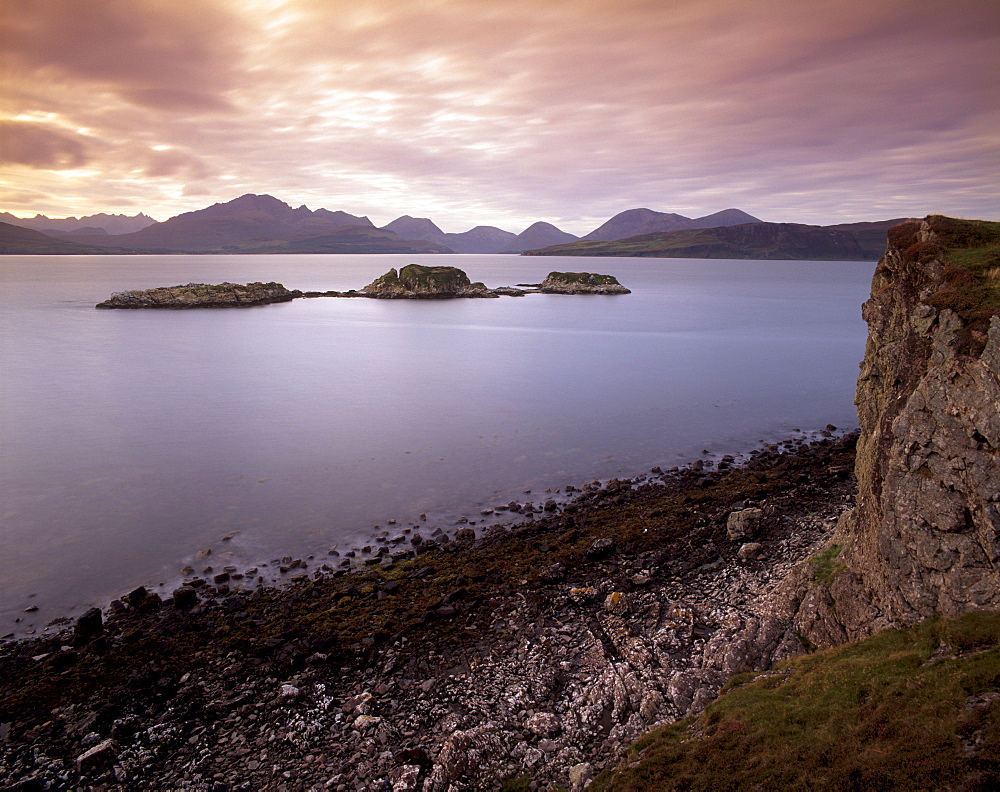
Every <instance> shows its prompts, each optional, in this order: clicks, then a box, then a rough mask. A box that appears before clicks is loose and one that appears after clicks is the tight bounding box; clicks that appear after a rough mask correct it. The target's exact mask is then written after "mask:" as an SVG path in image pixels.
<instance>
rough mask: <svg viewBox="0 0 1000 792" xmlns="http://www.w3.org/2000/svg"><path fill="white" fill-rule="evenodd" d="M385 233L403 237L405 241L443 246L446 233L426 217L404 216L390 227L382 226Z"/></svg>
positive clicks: (389, 225)
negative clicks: (417, 240) (420, 240)
mask: <svg viewBox="0 0 1000 792" xmlns="http://www.w3.org/2000/svg"><path fill="white" fill-rule="evenodd" d="M382 230H384V231H392V233H394V234H396V235H398V236H401V237H403V239H422V240H424V241H425V242H437V243H438V244H443V240H444V236H445V234H444V231H442V230H441V229H440V228H438V227H437V226H436V225H434V223H433V222H431V221H430V220H428V219H427V218H426V217H410V216H409V215H403V216H402V217H397V218H396V219H395V220H393V221H392V222H391V223H389V224H388V225H384V226H382Z"/></svg>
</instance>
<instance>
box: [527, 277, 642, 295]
mask: <svg viewBox="0 0 1000 792" xmlns="http://www.w3.org/2000/svg"><path fill="white" fill-rule="evenodd" d="M539 291H540V292H542V294H631V293H632V292H631V291H630V290H629V289H626V288H625V287H624V286H622V285H621V284H620V283H619V282H618V278H616V277H615V276H614V275H598V274H597V273H596V272H550V273H549V274H548V275H547V276H546V277H545V280H544V281H542V285H541V288H539Z"/></svg>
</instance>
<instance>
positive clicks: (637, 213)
mask: <svg viewBox="0 0 1000 792" xmlns="http://www.w3.org/2000/svg"><path fill="white" fill-rule="evenodd" d="M759 222H760V220H759V219H758V218H756V217H754V216H753V215H749V214H747V213H746V212H744V211H742V210H740V209H724V210H723V211H721V212H716V213H715V214H710V215H705V216H704V217H698V218H695V219H691V218H690V217H685V216H684V215H679V214H674V213H672V212H669V213H668V212H654V211H653V210H652V209H629V210H627V211H625V212H620V213H619V214H616V215H615V216H614V217H612V218H611V219H610V220H608V221H607V222H605V223H604V224H602V225H600V226H598V227H597V228H595V229H594V230H593V231H591V232H590V233H589V234H586V235H585V236H583V237H581V239H588V240H589V239H598V240H606V241H611V240H615V239H626V238H627V237H632V236H638V235H639V234H653V233H656V232H659V231H680V230H684V229H691V228H716V227H719V226H731V225H739V224H741V223H759Z"/></svg>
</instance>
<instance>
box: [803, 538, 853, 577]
mask: <svg viewBox="0 0 1000 792" xmlns="http://www.w3.org/2000/svg"><path fill="white" fill-rule="evenodd" d="M840 549H841V546H840V545H838V544H831V545H827V546H826V547H825V548H824V549H823V550H822V551H821V552H819V553H817V554H816V555H814V556H813V557H812V558H810V559H809V563H811V564H812V565H813V568H814V569H815V571H816V580H818V581H820V582H822V583H825V584H827V585H830V582H831V581H832V580H833V579H834V578H835V577H836V576H837V575H839V574H840V573H841V572H843V571H844V569H845V567H844V565H843V564H838V563H837V556H839V555H840Z"/></svg>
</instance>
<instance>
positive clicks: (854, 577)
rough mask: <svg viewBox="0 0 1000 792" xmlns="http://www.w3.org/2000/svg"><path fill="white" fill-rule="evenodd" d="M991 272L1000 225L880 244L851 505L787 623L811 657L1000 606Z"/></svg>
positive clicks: (995, 311)
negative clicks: (879, 634) (823, 649)
mask: <svg viewBox="0 0 1000 792" xmlns="http://www.w3.org/2000/svg"><path fill="white" fill-rule="evenodd" d="M998 265H1000V223H985V222H973V221H958V220H952V219H950V218H944V217H939V216H931V217H928V218H927V219H925V220H923V221H919V222H909V223H904V224H902V225H900V226H897V227H895V228H894V229H892V231H891V232H890V233H889V244H888V248H887V250H886V254H885V256H884V257H883V258H882V260H881V261H880V262H879V264H878V267H877V268H876V271H875V276H874V279H873V281H872V291H871V298H870V299H869V300H868V301H867V302H866V303H865V305H864V309H863V315H864V318H865V320H866V321H867V322H868V327H869V335H868V343H867V347H866V350H865V358H864V362H863V363H862V364H861V374H860V377H859V379H858V389H857V397H856V403H857V405H858V418H859V422H860V424H861V436H860V439H859V441H858V452H857V463H856V474H857V478H858V498H857V507H856V508H855V509H854V510H853V511H852V512H849V513H847V514H846V515H845V516H844V518H843V519H842V520H841V522H840V525H839V526H838V529H837V532H836V534H835V536H834V538H833V542H832V545H831V548H830V550H829V551H828V555H829V558H830V562H831V564H830V568H829V575H828V577H829V579H828V581H827V582H825V583H821V584H820V585H815V584H814V585H812V586H809V587H808V588H807V591H806V594H805V596H804V598H803V600H802V603H801V605H800V608H799V612H798V613H797V615H796V628H797V629H798V630H799V631H800V632H801V634H802V635H804V636H805V637H806V638H807V639H808V640H810V641H812V642H813V643H815V644H817V645H819V646H824V645H830V644H833V643H839V642H842V641H844V640H852V639H855V638H859V637H863V636H867V635H870V634H872V633H874V632H876V631H878V630H880V629H883V628H886V627H900V626H906V625H910V624H914V623H917V622H919V621H922V620H923V619H925V618H927V617H929V616H932V615H941V616H945V617H951V616H956V615H959V614H961V613H964V612H967V611H971V610H977V609H996V608H1000V573H998V569H997V566H998V563H1000V503H998V502H1000V407H998V405H1000V266H998ZM838 547H839V550H838V549H837V548H838Z"/></svg>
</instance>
